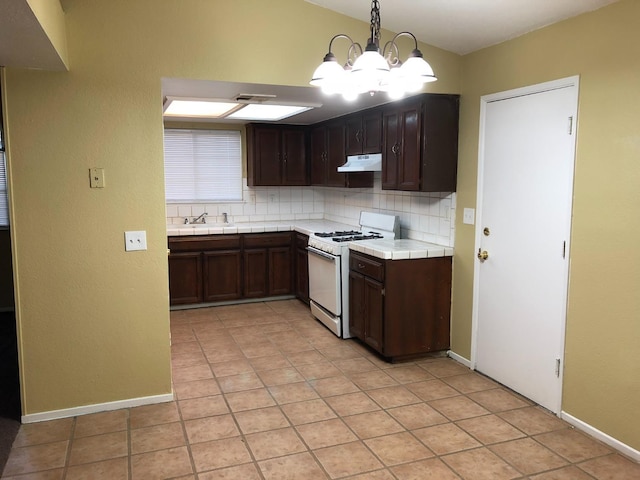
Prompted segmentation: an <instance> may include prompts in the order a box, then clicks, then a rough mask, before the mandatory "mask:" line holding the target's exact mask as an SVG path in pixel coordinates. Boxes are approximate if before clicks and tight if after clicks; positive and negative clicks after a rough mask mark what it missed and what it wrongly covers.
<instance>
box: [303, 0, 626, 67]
mask: <svg viewBox="0 0 640 480" xmlns="http://www.w3.org/2000/svg"><path fill="white" fill-rule="evenodd" d="M305 1H306V2H308V3H313V4H315V5H319V6H321V7H324V8H328V9H329V10H333V11H335V12H338V13H342V14H344V15H347V16H349V17H353V18H356V19H358V20H362V21H364V22H367V23H369V22H370V19H371V0H349V1H345V0H305ZM617 1H618V0H380V25H381V27H382V28H384V29H387V30H390V31H392V32H403V31H409V32H411V33H413V34H414V35H415V36H416V37H417V38H418V40H420V41H421V42H424V43H428V44H429V45H434V46H436V47H440V48H442V49H444V50H448V51H450V52H455V53H458V54H460V55H464V54H467V53H470V52H473V51H475V50H480V49H481V48H485V47H488V46H490V45H495V44H498V43H501V42H504V41H505V40H509V39H511V38H515V37H518V36H520V35H523V34H525V33H527V32H531V31H533V30H536V29H538V28H542V27H544V26H546V25H551V24H552V23H556V22H559V21H561V20H564V19H567V18H571V17H575V16H576V15H580V14H581V13H585V12H588V11H591V10H597V9H598V8H601V7H604V6H605V5H608V4H610V3H615V2H617ZM336 33H342V32H336ZM344 33H349V32H344ZM354 40H355V41H357V42H361V43H362V44H363V46H364V43H366V38H362V39H355V38H354ZM386 40H389V39H385V38H382V41H383V42H385V41H386Z"/></svg>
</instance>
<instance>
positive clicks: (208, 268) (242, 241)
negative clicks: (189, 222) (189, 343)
mask: <svg viewBox="0 0 640 480" xmlns="http://www.w3.org/2000/svg"><path fill="white" fill-rule="evenodd" d="M292 238H293V236H292V233H291V232H274V233H263V234H238V235H193V236H183V237H169V239H168V245H169V251H170V254H169V298H170V303H171V305H185V304H195V303H203V302H221V301H228V300H235V299H240V298H262V297H270V296H278V295H291V294H292V293H293V285H294V281H293V279H294V270H293V267H294V257H293V251H294V249H293V242H292Z"/></svg>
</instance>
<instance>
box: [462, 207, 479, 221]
mask: <svg viewBox="0 0 640 480" xmlns="http://www.w3.org/2000/svg"><path fill="white" fill-rule="evenodd" d="M475 216H476V210H475V208H465V209H464V213H463V214H462V223H465V224H467V225H473V224H474V223H475Z"/></svg>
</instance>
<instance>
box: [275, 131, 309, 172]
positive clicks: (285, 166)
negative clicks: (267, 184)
mask: <svg viewBox="0 0 640 480" xmlns="http://www.w3.org/2000/svg"><path fill="white" fill-rule="evenodd" d="M282 151H283V153H282V172H283V175H282V185H308V184H309V181H308V175H307V150H306V141H305V133H304V131H303V130H294V129H291V130H289V129H285V130H283V131H282Z"/></svg>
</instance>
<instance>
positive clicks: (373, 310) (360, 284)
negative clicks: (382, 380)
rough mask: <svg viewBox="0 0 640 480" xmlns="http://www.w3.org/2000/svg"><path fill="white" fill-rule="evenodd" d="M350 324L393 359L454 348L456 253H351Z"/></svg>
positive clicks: (355, 330) (364, 338)
mask: <svg viewBox="0 0 640 480" xmlns="http://www.w3.org/2000/svg"><path fill="white" fill-rule="evenodd" d="M349 269H350V270H349V291H350V298H349V329H350V331H351V334H352V335H354V336H355V337H357V338H359V339H360V340H362V341H363V342H365V343H366V344H367V345H369V346H370V347H371V348H373V349H374V350H376V351H377V352H379V353H380V354H382V355H383V356H385V357H387V358H390V359H392V360H393V359H402V358H410V357H414V356H419V355H421V354H425V353H429V352H436V351H442V350H446V349H448V348H449V331H450V329H449V321H450V313H451V257H437V258H423V259H413V260H381V259H378V258H375V257H371V256H369V255H364V254H361V253H359V252H350V258H349Z"/></svg>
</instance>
